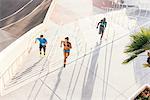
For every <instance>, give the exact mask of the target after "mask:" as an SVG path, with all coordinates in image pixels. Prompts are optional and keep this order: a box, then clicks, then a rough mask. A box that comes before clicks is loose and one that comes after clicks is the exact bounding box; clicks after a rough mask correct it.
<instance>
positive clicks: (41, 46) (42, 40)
mask: <svg viewBox="0 0 150 100" xmlns="http://www.w3.org/2000/svg"><path fill="white" fill-rule="evenodd" d="M37 41H39V50H40V55H41V54H42V49H43V51H44V55H45V52H46V44H47V40H46V39H45V38H44V36H43V35H40V38H36V40H35V43H36V42H37Z"/></svg>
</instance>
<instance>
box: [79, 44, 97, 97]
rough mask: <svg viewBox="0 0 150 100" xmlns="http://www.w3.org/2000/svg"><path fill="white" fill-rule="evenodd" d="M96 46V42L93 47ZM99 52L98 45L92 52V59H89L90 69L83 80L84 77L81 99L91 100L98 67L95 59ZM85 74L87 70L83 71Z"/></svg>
mask: <svg viewBox="0 0 150 100" xmlns="http://www.w3.org/2000/svg"><path fill="white" fill-rule="evenodd" d="M97 46H98V44H96V46H95V48H96V47H97ZM99 53H100V46H99V47H98V49H97V50H95V52H93V54H92V59H91V64H90V69H89V72H88V77H87V80H85V79H86V78H84V83H83V88H82V96H81V100H91V97H92V93H93V89H94V85H95V78H96V73H97V69H98V65H97V60H98V58H99ZM87 68H88V66H87ZM86 74H87V72H85V77H86V76H87V75H86ZM85 82H86V83H85Z"/></svg>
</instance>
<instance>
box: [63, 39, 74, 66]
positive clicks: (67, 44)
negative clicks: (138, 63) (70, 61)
mask: <svg viewBox="0 0 150 100" xmlns="http://www.w3.org/2000/svg"><path fill="white" fill-rule="evenodd" d="M62 44H63V45H64V67H65V66H66V60H67V58H68V56H69V55H70V49H72V46H71V43H70V42H69V37H66V38H65V41H61V45H60V47H62Z"/></svg>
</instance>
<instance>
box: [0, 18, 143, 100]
mask: <svg viewBox="0 0 150 100" xmlns="http://www.w3.org/2000/svg"><path fill="white" fill-rule="evenodd" d="M93 19H95V17H93V18H92V19H91V18H90V19H89V18H85V19H82V20H80V21H79V22H77V23H78V24H77V25H75V23H70V24H66V25H63V26H58V25H57V24H53V25H50V27H49V29H50V30H48V31H47V32H46V34H45V36H46V37H47V38H48V41H49V44H48V49H47V55H46V56H45V57H41V56H40V55H39V53H38V45H35V44H34V45H33V47H32V49H31V52H30V55H29V57H28V59H27V60H26V61H25V63H24V64H23V67H20V69H18V72H17V73H16V74H15V75H14V78H13V79H12V80H11V81H10V82H9V84H7V88H8V89H9V88H11V87H15V86H17V85H18V84H21V83H22V82H25V81H29V80H31V79H33V80H35V81H33V82H30V83H28V84H26V85H24V86H23V87H21V88H19V89H17V90H15V91H14V92H12V93H9V94H8V95H6V96H3V97H0V99H2V100H18V99H19V98H24V100H41V99H43V100H99V99H101V100H103V99H104V100H127V99H128V98H129V97H130V96H131V94H133V93H134V92H135V91H136V90H137V89H138V88H139V87H140V86H141V85H140V84H138V83H136V81H135V74H134V70H133V65H132V64H128V65H122V64H121V63H122V61H123V59H124V58H125V57H126V55H125V54H124V53H123V51H124V47H125V46H126V45H127V43H128V42H129V31H127V30H124V29H123V28H121V27H120V26H118V25H116V24H113V23H111V24H110V25H108V28H107V29H106V32H105V36H104V39H103V41H102V42H101V43H100V42H99V38H98V37H99V35H98V34H97V30H96V28H95V24H96V23H95V22H96V21H94V20H93ZM91 22H92V23H91ZM74 25H75V26H76V27H74ZM110 26H111V27H110ZM85 27H86V28H88V31H87V29H86V28H85ZM118 29H119V30H118ZM65 36H69V37H70V40H71V42H72V45H73V50H72V52H71V55H70V57H69V59H68V65H67V67H66V68H63V67H62V65H63V53H62V48H60V47H59V46H60V40H61V39H63V38H64V37H65ZM89 40H90V41H89ZM35 76H37V77H36V79H34V77H35ZM12 98H13V99H12ZM102 98H103V99H102Z"/></svg>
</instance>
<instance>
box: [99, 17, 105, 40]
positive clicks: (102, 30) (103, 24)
mask: <svg viewBox="0 0 150 100" xmlns="http://www.w3.org/2000/svg"><path fill="white" fill-rule="evenodd" d="M106 25H107V22H106V18H104V19H102V20H101V21H100V22H99V23H98V24H97V28H98V27H99V34H101V38H100V40H102V38H103V35H104V30H105V28H106Z"/></svg>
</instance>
